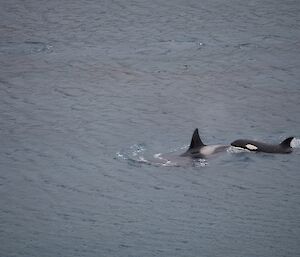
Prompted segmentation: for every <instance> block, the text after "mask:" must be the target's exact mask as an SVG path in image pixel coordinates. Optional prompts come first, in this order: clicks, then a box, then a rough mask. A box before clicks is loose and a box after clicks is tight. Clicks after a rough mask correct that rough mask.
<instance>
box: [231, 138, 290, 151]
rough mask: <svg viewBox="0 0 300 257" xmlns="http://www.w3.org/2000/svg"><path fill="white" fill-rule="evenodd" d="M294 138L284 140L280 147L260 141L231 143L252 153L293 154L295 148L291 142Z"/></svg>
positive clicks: (243, 140) (247, 140) (242, 140)
mask: <svg viewBox="0 0 300 257" xmlns="http://www.w3.org/2000/svg"><path fill="white" fill-rule="evenodd" d="M293 139H294V137H289V138H287V139H285V140H283V141H282V142H281V143H280V144H279V145H273V144H266V143H263V142H259V141H254V140H249V139H238V140H235V141H233V142H232V143H231V145H232V146H235V147H239V148H243V149H246V150H249V151H252V152H264V153H291V152H292V151H293V148H292V147H291V141H292V140H293Z"/></svg>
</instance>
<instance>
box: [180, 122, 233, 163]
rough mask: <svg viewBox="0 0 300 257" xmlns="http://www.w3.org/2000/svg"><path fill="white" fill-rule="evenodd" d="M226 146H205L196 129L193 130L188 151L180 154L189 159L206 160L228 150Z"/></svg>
mask: <svg viewBox="0 0 300 257" xmlns="http://www.w3.org/2000/svg"><path fill="white" fill-rule="evenodd" d="M228 147H229V146H228V145H205V144H204V143H203V142H202V140H201V138H200V136H199V131H198V128H196V129H195V131H194V133H193V136H192V140H191V144H190V147H189V149H188V150H187V151H186V152H185V153H183V154H181V156H184V157H185V156H188V157H191V158H198V159H199V158H206V157H209V156H211V155H213V154H216V153H220V152H224V151H226V150H227V149H228Z"/></svg>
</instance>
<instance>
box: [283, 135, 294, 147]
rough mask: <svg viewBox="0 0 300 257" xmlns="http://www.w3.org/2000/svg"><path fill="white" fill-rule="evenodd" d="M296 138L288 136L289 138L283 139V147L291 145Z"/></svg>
mask: <svg viewBox="0 0 300 257" xmlns="http://www.w3.org/2000/svg"><path fill="white" fill-rule="evenodd" d="M293 139H294V137H288V138H287V139H285V140H283V141H282V142H281V143H280V145H281V146H283V147H291V142H292V140H293Z"/></svg>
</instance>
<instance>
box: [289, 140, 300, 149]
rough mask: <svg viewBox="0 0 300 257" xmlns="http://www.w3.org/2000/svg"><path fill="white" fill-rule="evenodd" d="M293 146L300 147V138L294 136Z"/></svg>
mask: <svg viewBox="0 0 300 257" xmlns="http://www.w3.org/2000/svg"><path fill="white" fill-rule="evenodd" d="M291 147H292V148H300V138H294V139H293V140H292V141H291Z"/></svg>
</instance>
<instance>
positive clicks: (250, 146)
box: [246, 144, 257, 151]
mask: <svg viewBox="0 0 300 257" xmlns="http://www.w3.org/2000/svg"><path fill="white" fill-rule="evenodd" d="M246 147H247V148H248V149H249V150H252V151H253V150H257V146H255V145H251V144H247V145H246Z"/></svg>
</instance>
